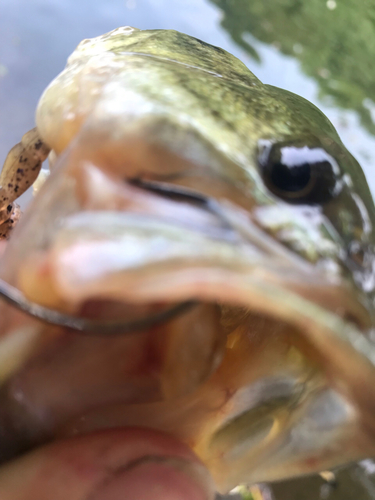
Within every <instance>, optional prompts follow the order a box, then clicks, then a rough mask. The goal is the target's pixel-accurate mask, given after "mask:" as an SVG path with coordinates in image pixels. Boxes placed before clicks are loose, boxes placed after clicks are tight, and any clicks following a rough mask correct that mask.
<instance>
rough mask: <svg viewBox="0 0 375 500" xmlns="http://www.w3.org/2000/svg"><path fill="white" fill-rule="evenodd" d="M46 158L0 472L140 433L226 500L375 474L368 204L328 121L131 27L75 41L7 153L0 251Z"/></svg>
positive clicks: (23, 252)
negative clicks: (178, 448)
mask: <svg viewBox="0 0 375 500" xmlns="http://www.w3.org/2000/svg"><path fill="white" fill-rule="evenodd" d="M48 154H50V155H51V158H53V161H52V163H53V167H52V173H51V175H50V176H49V178H48V179H47V180H46V181H45V183H44V184H43V185H42V187H41V188H40V189H39V190H38V193H37V195H36V197H35V199H34V201H33V202H32V204H31V206H30V207H29V208H28V209H27V213H25V215H24V216H23V217H22V218H21V220H20V222H19V223H18V224H17V227H16V229H15V230H14V231H12V236H11V238H10V241H9V243H8V244H7V248H6V251H5V254H4V255H3V257H2V267H1V277H2V279H3V280H5V281H6V282H7V283H8V284H9V285H8V288H7V286H6V285H5V283H4V282H3V284H2V288H1V290H2V291H3V294H5V296H7V295H8V299H9V298H11V299H12V300H13V303H15V304H16V305H18V308H16V309H15V308H13V307H11V306H9V305H6V304H5V303H3V304H1V308H2V311H1V319H0V321H1V323H0V331H1V339H0V360H1V363H0V377H1V379H0V380H1V387H0V457H1V459H2V460H3V461H6V460H9V459H10V458H12V457H14V456H17V455H18V454H20V453H23V452H25V451H27V450H28V449H30V448H33V447H35V446H37V445H39V444H41V443H44V442H46V441H48V440H51V439H54V438H56V437H61V436H70V435H76V434H80V433H87V432H90V431H93V430H96V429H102V428H109V427H117V426H129V425H138V426H144V427H151V428H155V429H160V430H163V431H166V432H168V433H170V434H172V435H173V436H175V437H177V438H178V439H180V440H182V441H184V442H185V443H187V444H188V445H189V446H191V448H192V449H193V450H194V451H195V452H196V453H197V454H198V456H199V457H200V458H201V459H202V460H203V462H204V463H205V464H206V465H207V467H208V468H209V470H210V471H211V473H212V475H213V477H214V479H215V482H216V485H217V489H218V490H219V491H221V492H225V491H228V490H229V489H231V488H233V487H234V486H236V485H237V484H239V483H248V484H251V483H254V482H259V481H274V480H279V479H283V478H287V477H292V476H297V475H302V474H307V473H312V472H319V471H321V470H324V469H328V468H332V467H336V466H339V465H342V464H345V463H348V462H350V461H354V460H359V459H361V458H365V457H370V456H372V455H374V454H375V346H374V343H373V340H372V339H373V335H374V333H373V328H374V298H373V295H374V284H375V281H374V278H375V275H374V233H373V227H374V223H375V210H374V204H373V201H372V197H371V194H370V192H369V189H368V186H367V183H366V180H365V177H364V175H363V173H362V171H361V168H360V166H359V164H358V163H357V161H356V160H355V159H354V158H353V156H352V155H351V154H350V153H349V152H348V151H347V150H346V149H345V147H344V146H343V144H342V143H341V141H340V139H339V137H338V135H337V133H336V131H335V129H334V127H333V126H332V124H331V123H330V122H329V120H328V119H327V118H326V117H325V116H324V115H323V114H322V113H321V112H320V111H319V110H318V109H317V108H316V107H314V106H313V105H312V104H311V103H309V102H307V101H306V100H304V99H302V98H301V97H298V96H296V95H294V94H291V93H290V92H287V91H285V90H282V89H278V88H275V87H271V86H269V85H264V84H263V83H261V82H260V81H259V80H258V79H257V78H256V77H255V76H254V75H253V74H252V73H251V72H250V71H249V70H248V69H247V67H246V66H245V65H244V64H242V63H241V62H240V61H239V60H238V59H236V58H235V57H234V56H232V55H230V54H228V53H227V52H225V51H224V50H222V49H220V48H218V47H214V46H211V45H208V44H206V43H204V42H202V41H200V40H197V39H195V38H192V37H190V36H187V35H184V34H181V33H178V32H175V31H165V30H150V31H141V30H138V29H134V28H129V27H126V28H119V29H117V30H114V31H112V32H110V33H108V34H105V35H103V36H100V37H98V38H94V39H90V40H84V41H83V42H81V44H80V45H79V46H78V47H77V49H76V50H75V52H74V53H73V54H72V55H71V56H70V58H69V60H68V64H67V66H66V68H65V70H64V71H63V72H62V73H61V74H60V75H59V76H58V77H57V78H56V79H55V80H54V81H53V82H52V83H51V84H50V85H49V87H48V88H47V89H46V91H45V92H44V94H43V96H42V97H41V100H40V102H39V105H38V109H37V113H36V129H34V130H32V131H30V132H29V133H28V134H26V135H25V136H24V138H23V141H22V142H21V143H20V144H19V145H17V146H16V147H15V148H14V149H13V150H12V151H11V152H10V153H9V156H8V158H7V160H6V162H5V166H4V169H3V172H2V175H1V178H0V184H1V188H0V201H1V203H2V205H1V206H0V210H1V212H0V213H1V214H2V221H3V225H2V226H1V227H3V228H4V231H3V233H4V235H6V234H8V231H9V227H11V226H12V224H13V223H12V222H10V219H11V216H10V215H9V214H13V213H15V210H17V209H16V206H15V204H14V201H15V200H16V198H17V197H18V196H19V195H20V194H21V193H22V192H23V191H24V190H25V189H27V187H29V186H30V185H31V184H32V183H33V182H34V181H35V179H36V177H37V175H38V172H39V170H40V166H41V163H42V161H43V160H44V159H45V158H46V157H47V155H48ZM7 290H8V291H7ZM10 296H11V297H10ZM20 309H23V311H24V312H22V311H20ZM26 313H31V314H32V315H34V316H36V317H37V318H39V319H35V318H32V317H30V316H29V314H26ZM47 322H49V323H51V324H52V325H51V324H47Z"/></svg>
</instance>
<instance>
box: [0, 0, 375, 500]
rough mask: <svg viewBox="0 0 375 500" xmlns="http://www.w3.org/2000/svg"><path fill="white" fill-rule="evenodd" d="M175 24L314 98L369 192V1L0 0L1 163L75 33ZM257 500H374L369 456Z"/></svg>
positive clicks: (372, 90)
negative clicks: (332, 475) (334, 475)
mask: <svg viewBox="0 0 375 500" xmlns="http://www.w3.org/2000/svg"><path fill="white" fill-rule="evenodd" d="M121 25H131V26H135V27H137V28H141V29H147V28H173V29H176V30H179V31H183V32H185V33H188V34H190V35H193V36H195V37H198V38H201V39H203V40H205V41H206V42H209V43H212V44H215V45H219V46H221V47H222V48H224V49H226V50H228V51H229V52H232V53H233V54H235V55H236V56H237V57H239V58H240V59H242V61H244V62H245V64H247V65H248V66H249V68H250V69H251V70H252V71H253V72H254V73H255V74H256V75H257V76H258V77H259V78H260V79H261V80H262V81H263V82H265V83H269V84H272V85H276V86H279V87H283V88H286V89H288V90H291V91H292V92H295V93H297V94H300V95H302V96H304V97H306V98H307V99H309V100H310V101H312V102H314V103H315V104H317V105H318V106H319V107H320V108H321V109H322V110H323V111H324V112H325V113H326V114H327V116H328V117H329V118H330V120H331V121H332V122H333V124H334V126H335V127H336V129H337V130H338V132H339V134H340V136H341V138H342V139H343V141H344V143H345V145H346V146H347V148H348V149H349V150H350V151H351V152H352V153H353V154H354V155H355V156H356V157H357V159H358V160H359V162H360V163H361V165H362V167H363V169H364V171H365V173H366V175H367V178H368V182H369V185H370V187H371V189H372V192H373V194H374V193H375V172H374V165H375V0H328V1H327V0H210V1H209V0H0V163H1V162H2V161H3V160H4V158H5V156H6V154H7V152H8V150H9V149H10V148H11V147H12V146H13V145H14V144H15V143H17V142H19V140H20V138H21V136H22V135H23V134H24V133H25V131H27V130H28V129H30V128H32V127H33V126H34V109H35V106H36V103H37V100H38V98H39V96H40V94H41V92H42V91H43V89H44V87H45V86H46V85H47V84H48V83H49V81H50V80H51V79H52V78H53V77H54V76H55V75H56V74H57V73H58V72H59V71H60V70H61V69H62V68H63V66H64V64H65V61H66V58H67V56H68V55H69V54H70V53H71V52H72V51H73V49H74V47H75V46H76V45H77V44H78V42H79V41H81V40H82V39H83V38H88V37H93V36H97V35H99V34H102V33H104V32H106V31H110V30H111V29H113V28H115V27H118V26H121ZM263 496H264V500H271V499H272V498H275V499H276V500H297V499H298V500H300V499H302V500H303V499H305V500H315V499H318V498H322V499H324V498H329V499H331V500H349V499H350V500H351V499H353V500H356V499H357V498H358V499H359V500H367V499H375V463H374V462H373V461H372V460H367V461H365V462H363V463H362V464H359V465H355V466H352V467H349V468H347V469H345V470H343V471H341V472H340V473H339V474H338V481H337V486H336V487H335V488H333V487H330V486H329V485H327V484H325V483H324V481H323V480H322V479H321V478H319V477H311V478H305V479H298V480H295V481H288V482H284V483H281V484H277V485H273V486H272V488H264V489H263Z"/></svg>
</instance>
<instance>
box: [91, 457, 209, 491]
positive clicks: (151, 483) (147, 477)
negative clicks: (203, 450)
mask: <svg viewBox="0 0 375 500" xmlns="http://www.w3.org/2000/svg"><path fill="white" fill-rule="evenodd" d="M214 495H215V486H214V483H213V480H212V477H211V476H210V474H209V472H208V471H207V469H206V468H205V467H204V466H203V465H201V464H200V463H197V462H189V461H187V460H184V459H180V458H165V457H147V458H143V459H141V460H139V461H137V462H134V463H133V464H130V465H128V466H127V467H125V468H122V469H118V470H117V471H115V472H114V473H112V474H111V475H110V476H109V477H108V478H107V480H106V481H105V483H104V484H102V485H101V486H100V487H99V488H98V489H97V491H96V492H95V494H94V495H90V497H89V499H88V500H212V499H213V498H214Z"/></svg>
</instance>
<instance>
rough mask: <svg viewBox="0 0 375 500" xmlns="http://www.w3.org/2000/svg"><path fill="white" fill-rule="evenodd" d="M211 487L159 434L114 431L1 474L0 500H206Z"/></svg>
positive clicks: (33, 455) (196, 465) (51, 448)
mask: <svg viewBox="0 0 375 500" xmlns="http://www.w3.org/2000/svg"><path fill="white" fill-rule="evenodd" d="M213 496H214V485H213V481H212V479H211V477H210V475H209V473H208V472H207V470H206V469H205V467H204V466H203V465H202V464H201V463H200V462H199V460H198V459H197V457H196V456H195V455H194V454H193V453H192V452H191V451H190V450H189V449H188V448H187V447H186V446H184V445H183V444H181V443H179V442H177V441H175V440H174V439H173V438H171V437H169V436H167V435H165V434H162V433H160V432H156V431H152V430H147V429H140V428H128V429H113V430H105V431H101V432H96V433H94V434H90V435H84V436H78V437H74V438H69V439H64V440H58V441H55V442H53V443H50V444H48V445H46V446H43V447H41V448H39V449H37V450H34V451H32V452H30V453H28V454H26V455H24V456H23V457H21V458H18V459H16V460H14V461H12V462H10V463H8V464H6V465H4V466H2V467H1V468H0V499H1V500H211V499H212V498H213Z"/></svg>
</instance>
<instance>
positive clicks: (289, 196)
mask: <svg viewBox="0 0 375 500" xmlns="http://www.w3.org/2000/svg"><path fill="white" fill-rule="evenodd" d="M259 146H260V152H259V156H258V165H259V168H260V171H261V174H262V177H263V179H264V182H265V184H266V186H267V188H268V189H269V190H270V191H271V192H272V193H273V194H275V195H276V196H278V197H279V198H281V199H283V200H284V201H287V202H289V203H295V204H297V203H300V204H302V203H307V204H311V205H314V204H320V203H325V202H327V201H329V200H330V199H331V198H332V197H333V196H334V195H335V194H336V192H337V186H338V183H337V181H338V178H339V174H340V168H339V166H338V164H337V162H336V160H335V159H334V158H333V157H332V156H331V155H330V154H328V153H327V152H326V151H325V150H324V148H323V147H321V146H320V145H319V146H308V145H306V144H290V143H276V144H272V143H269V142H268V141H267V142H265V141H263V142H262V143H260V145H259Z"/></svg>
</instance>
